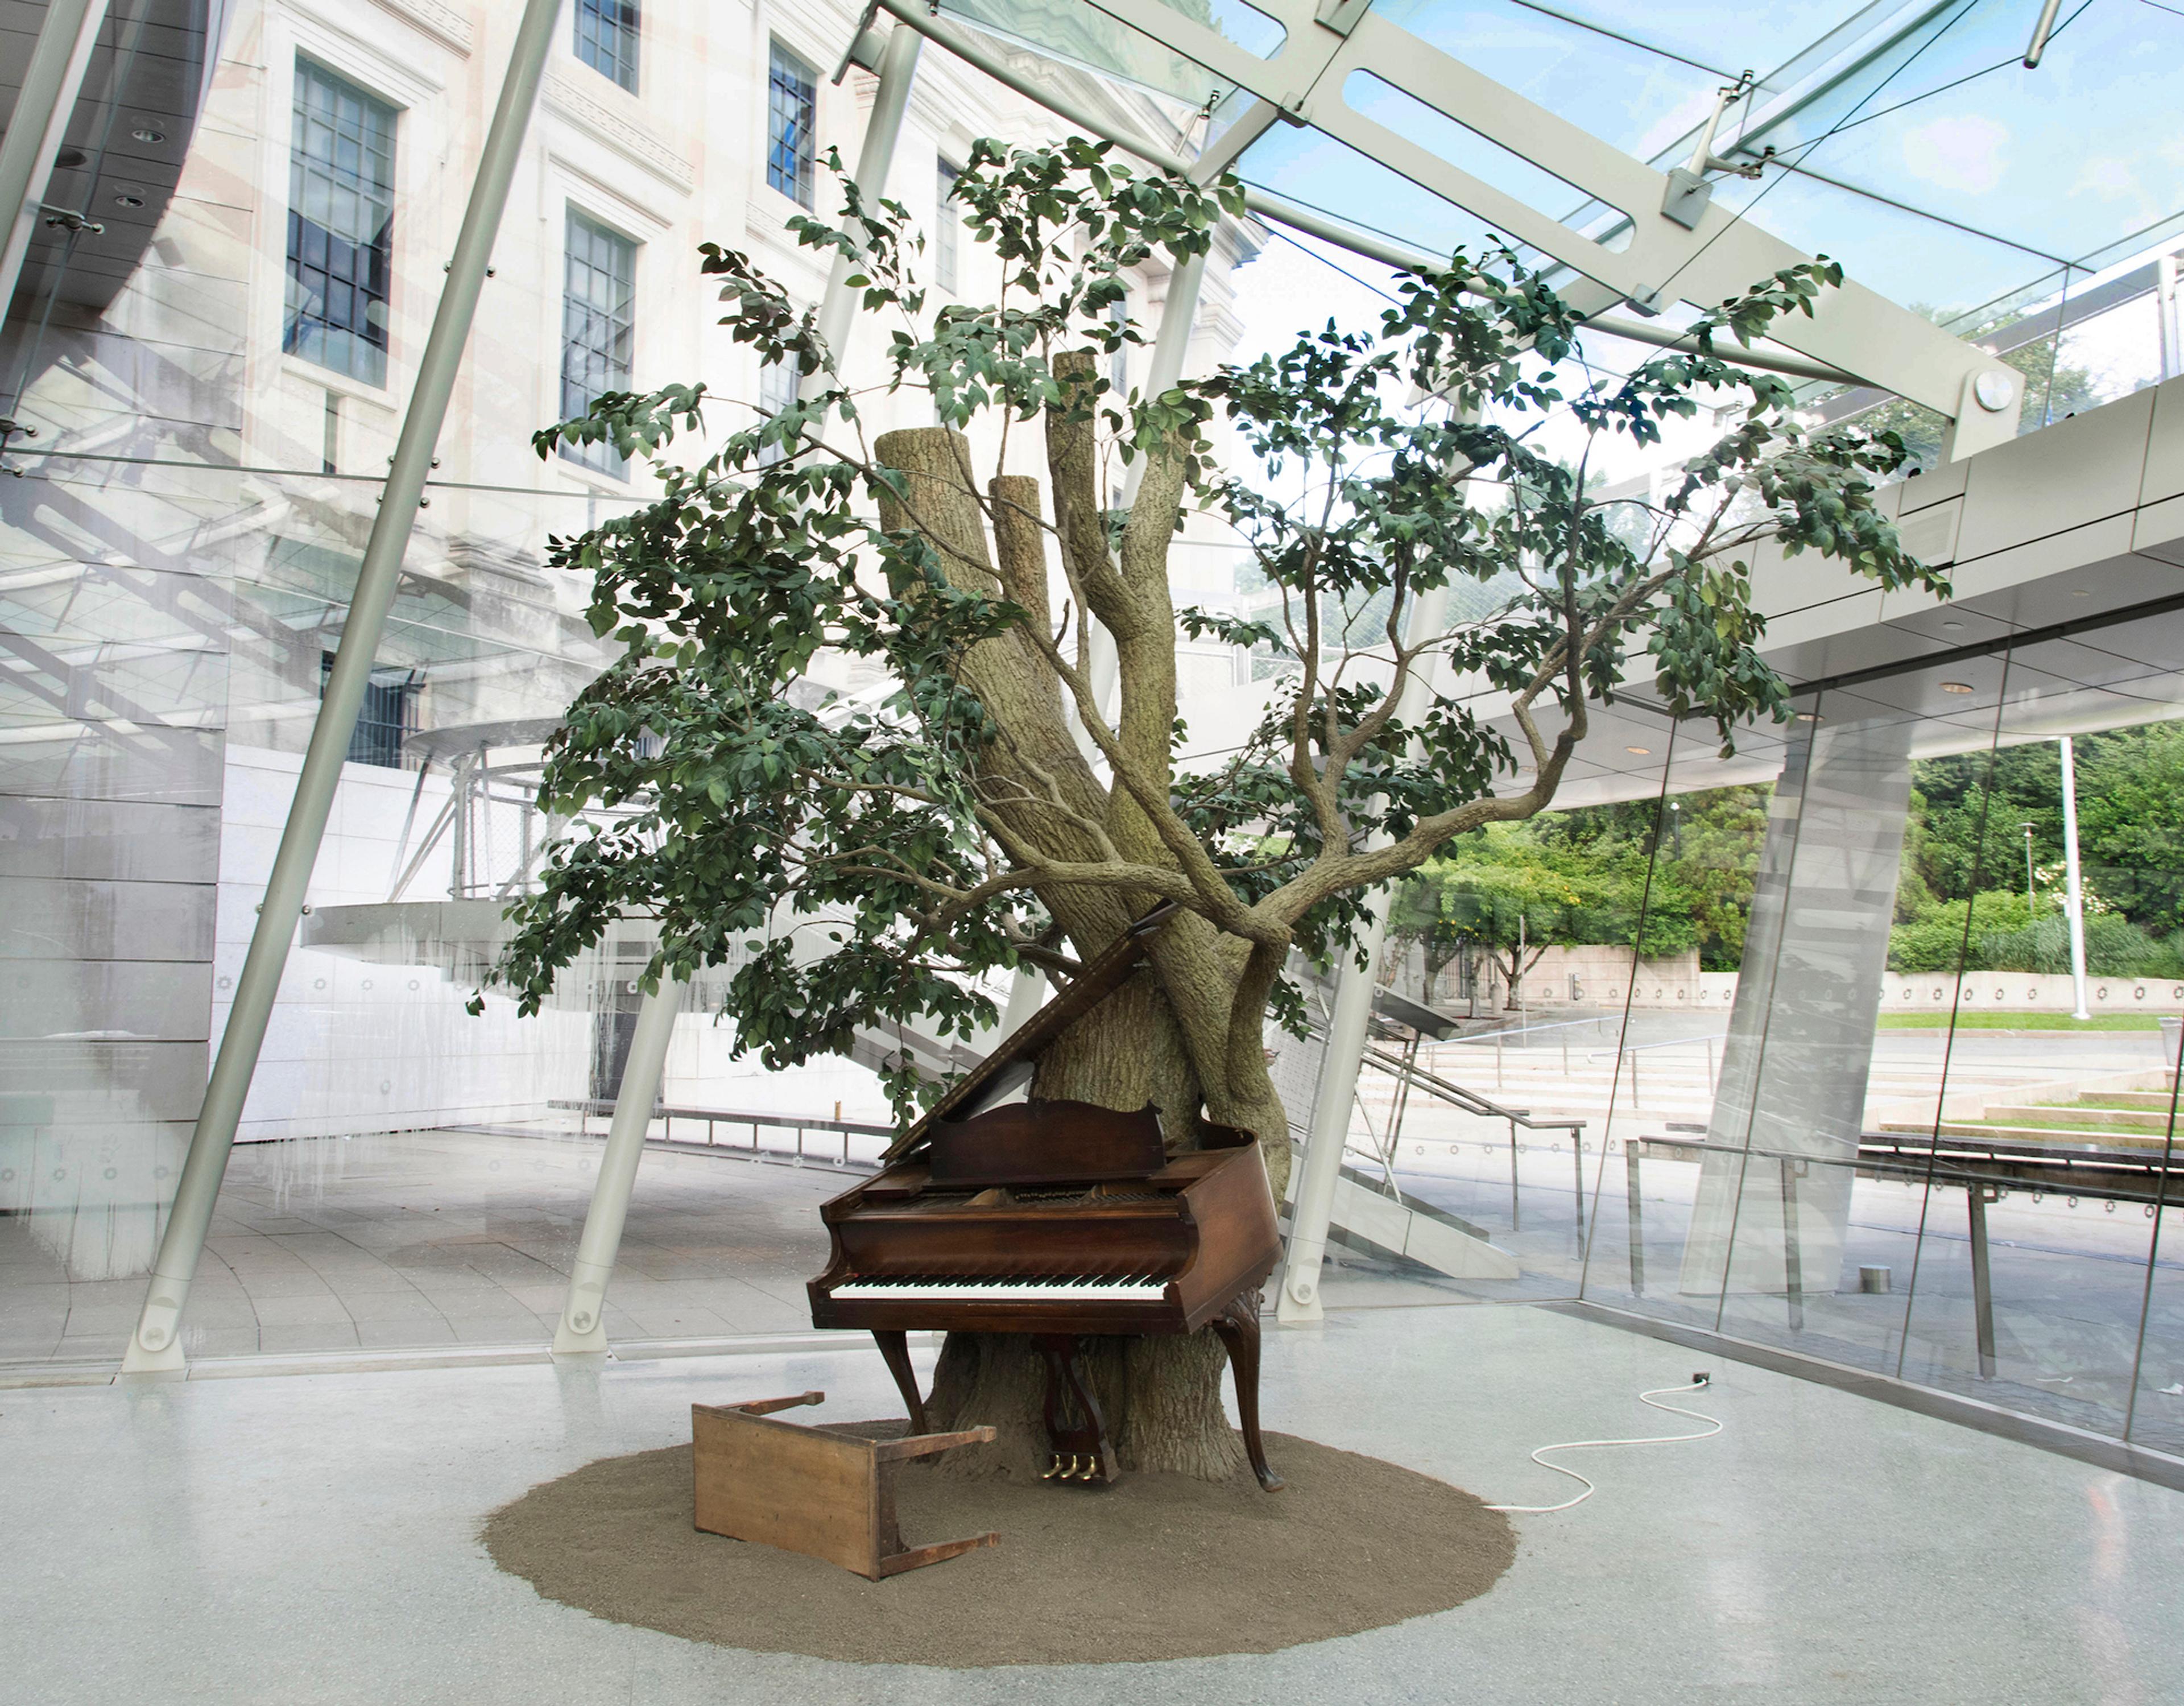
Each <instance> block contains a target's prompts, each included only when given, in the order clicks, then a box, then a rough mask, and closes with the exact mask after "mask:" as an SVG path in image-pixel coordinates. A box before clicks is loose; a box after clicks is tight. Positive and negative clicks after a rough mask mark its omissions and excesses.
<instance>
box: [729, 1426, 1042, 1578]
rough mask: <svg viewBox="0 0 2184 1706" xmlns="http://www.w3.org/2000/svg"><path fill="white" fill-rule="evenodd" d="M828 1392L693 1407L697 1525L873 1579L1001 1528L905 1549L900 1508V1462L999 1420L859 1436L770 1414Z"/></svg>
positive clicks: (983, 1437) (952, 1552) (988, 1438)
mask: <svg viewBox="0 0 2184 1706" xmlns="http://www.w3.org/2000/svg"><path fill="white" fill-rule="evenodd" d="M826 1397H827V1395H826V1394H825V1393H824V1392H803V1393H799V1394H798V1395H797V1396H796V1397H793V1398H765V1399H760V1400H759V1401H757V1402H753V1403H748V1404H722V1405H714V1404H693V1405H691V1406H690V1443H691V1447H692V1449H691V1465H692V1472H693V1475H694V1483H695V1486H694V1491H695V1493H696V1505H697V1525H698V1526H699V1528H701V1529H703V1530H705V1531H706V1532H707V1533H708V1534H721V1535H726V1536H728V1537H729V1538H730V1539H732V1540H745V1541H755V1542H758V1543H759V1544H760V1545H762V1546H774V1547H782V1548H783V1549H784V1550H785V1551H788V1552H800V1553H805V1554H806V1555H808V1556H810V1557H812V1558H822V1559H824V1560H825V1561H826V1562H827V1563H828V1564H839V1565H840V1566H841V1567H842V1568H843V1569H848V1570H854V1571H855V1572H856V1574H858V1575H861V1576H864V1577H866V1579H867V1580H869V1581H880V1580H881V1579H882V1578H883V1577H886V1576H890V1575H901V1574H902V1572H903V1571H905V1569H917V1568H919V1567H920V1566H921V1565H923V1564H939V1563H940V1562H941V1561H942V1560H943V1559H944V1558H956V1557H958V1556H960V1555H961V1554H962V1553H967V1552H971V1551H973V1550H975V1549H976V1548H978V1547H982V1546H991V1545H993V1544H994V1543H995V1542H996V1541H998V1540H999V1539H1000V1535H999V1534H982V1535H979V1536H976V1537H975V1538H973V1539H970V1540H944V1541H939V1542H935V1543H934V1544H933V1545H931V1546H913V1547H905V1546H904V1545H903V1543H902V1531H901V1530H900V1528H899V1527H898V1526H897V1525H896V1522H895V1512H894V1475H895V1466H896V1465H897V1464H898V1463H906V1462H909V1461H911V1459H913V1458H929V1457H932V1456H933V1455H934V1454H935V1453H937V1452H944V1451H951V1450H953V1449H954V1448H955V1447H957V1446H977V1445H988V1444H990V1443H991V1442H992V1441H993V1438H994V1430H992V1429H991V1428H968V1429H966V1430H963V1431H962V1432H961V1433H954V1434H912V1435H911V1436H909V1437H908V1438H906V1439H900V1440H860V1439H853V1438H850V1437H849V1436H844V1435H842V1434H833V1433H827V1432H823V1431H822V1430H819V1429H816V1428H800V1427H798V1426H796V1425H795V1424H793V1423H790V1422H777V1421H772V1420H770V1419H768V1417H769V1414H770V1413H771V1412H772V1411H775V1410H786V1409H793V1408H795V1407H797V1406H798V1405H800V1404H817V1403H823V1402H825V1401H826Z"/></svg>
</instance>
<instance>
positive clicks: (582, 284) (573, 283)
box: [561, 208, 637, 480]
mask: <svg viewBox="0 0 2184 1706" xmlns="http://www.w3.org/2000/svg"><path fill="white" fill-rule="evenodd" d="M567 254H568V261H567V265H566V268H565V273H564V276H563V282H562V286H561V418H562V419H563V420H564V421H568V420H573V419H574V418H575V417H576V416H577V415H581V414H582V413H583V412H584V411H585V410H587V409H588V408H590V407H591V406H592V403H593V399H595V398H597V397H599V395H600V394H601V393H604V392H609V391H627V390H628V389H629V377H630V348H631V345H632V342H633V340H634V338H635V336H636V329H637V319H636V298H637V245H636V244H635V243H632V242H631V241H630V240H629V239H628V238H627V237H623V236H621V234H620V233H618V232H616V231H609V230H608V229H607V228H606V227H605V226H602V225H595V224H593V222H592V221H591V220H588V219H586V218H585V217H584V216H583V215H582V214H580V213H578V212H577V210H576V209H574V208H571V209H569V240H568V248H567ZM561 454H563V455H564V456H565V457H567V458H568V459H569V460H571V461H572V462H577V463H581V464H582V466H585V467H587V468H593V469H596V470H598V471H599V472H600V473H602V474H611V475H613V476H614V477H615V478H616V479H618V480H619V479H621V478H623V477H625V476H626V475H627V473H628V471H629V465H628V463H627V462H626V461H625V460H623V459H622V457H621V455H620V454H617V453H616V449H615V448H614V446H613V445H611V444H607V443H597V444H564V445H563V446H562V447H561Z"/></svg>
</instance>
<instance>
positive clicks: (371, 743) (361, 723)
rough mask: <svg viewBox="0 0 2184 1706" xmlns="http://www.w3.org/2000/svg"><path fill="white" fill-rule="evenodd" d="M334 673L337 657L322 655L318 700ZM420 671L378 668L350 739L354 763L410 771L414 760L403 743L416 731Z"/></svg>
mask: <svg viewBox="0 0 2184 1706" xmlns="http://www.w3.org/2000/svg"><path fill="white" fill-rule="evenodd" d="M333 672H334V655H333V654H332V653H331V652H330V651H324V652H320V654H319V697H320V699H324V698H325V697H326V678H327V677H329V676H331V674H332V673H333ZM419 673H420V672H418V671H416V670H414V669H375V670H373V671H372V672H371V680H370V684H369V685H367V686H366V687H365V689H364V704H363V706H362V707H361V708H360V709H359V711H358V712H357V714H356V733H354V734H352V735H351V736H349V738H348V761H349V762H350V763H351V764H376V765H377V766H379V767H381V768H382V769H383V770H408V769H409V768H410V767H411V765H412V760H411V759H410V756H409V754H408V753H407V752H405V751H404V750H403V746H402V743H403V741H404V739H406V738H407V737H408V736H409V735H412V734H415V733H416V732H417V689H418V686H419Z"/></svg>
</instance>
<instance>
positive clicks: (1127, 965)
mask: <svg viewBox="0 0 2184 1706" xmlns="http://www.w3.org/2000/svg"><path fill="white" fill-rule="evenodd" d="M1177 904H1178V903H1177V902H1175V901H1173V900H1166V901H1163V902H1162V903H1161V905H1159V906H1156V907H1154V908H1153V910H1152V911H1151V912H1148V913H1146V914H1145V917H1142V918H1139V920H1137V921H1136V922H1135V923H1133V924H1132V925H1130V927H1129V928H1128V929H1126V930H1124V931H1123V934H1121V935H1120V936H1117V938H1116V939H1114V940H1113V941H1112V942H1111V943H1109V944H1108V945H1107V946H1106V949H1105V950H1104V951H1101V952H1100V954H1099V955H1097V956H1095V958H1094V959H1093V961H1092V963H1091V964H1090V965H1089V966H1087V967H1085V968H1084V970H1083V971H1082V972H1080V973H1078V976H1077V981H1076V982H1074V983H1073V984H1070V986H1069V987H1068V988H1067V989H1066V990H1063V991H1062V992H1061V994H1060V995H1056V997H1055V998H1054V999H1053V1000H1052V1001H1049V1002H1048V1003H1047V1004H1046V1005H1045V1006H1043V1007H1041V1008H1040V1009H1039V1011H1038V1012H1035V1013H1034V1014H1033V1015H1032V1016H1031V1017H1029V1018H1028V1019H1026V1020H1025V1021H1024V1022H1023V1023H1022V1024H1021V1025H1019V1026H1018V1027H1017V1029H1015V1030H1014V1031H1013V1032H1011V1034H1009V1036H1008V1037H1007V1038H1006V1039H1005V1040H1003V1041H1002V1043H1001V1045H1000V1047H999V1048H997V1049H995V1051H993V1052H992V1053H991V1054H989V1055H988V1056H986V1057H985V1059H983V1061H981V1062H978V1065H977V1066H975V1067H973V1068H971V1070H970V1071H969V1072H967V1073H965V1074H964V1075H963V1076H962V1077H961V1078H960V1079H957V1080H956V1083H955V1084H954V1086H953V1087H952V1088H950V1090H949V1092H948V1094H947V1095H945V1096H942V1097H941V1098H940V1100H939V1101H937V1102H935V1103H934V1104H933V1107H931V1108H930V1109H929V1110H928V1111H927V1112H926V1113H925V1115H924V1117H923V1118H921V1119H919V1120H918V1122H917V1123H916V1124H915V1125H913V1126H911V1129H909V1130H908V1131H906V1132H905V1133H903V1135H901V1136H900V1137H899V1138H897V1139H896V1140H894V1142H893V1143H892V1144H890V1145H889V1146H888V1149H887V1152H886V1153H885V1154H883V1155H882V1156H881V1157H880V1160H881V1161H882V1162H883V1163H884V1162H890V1161H900V1159H901V1158H902V1157H905V1156H906V1155H911V1154H914V1153H916V1152H917V1151H918V1150H919V1149H922V1148H923V1147H924V1146H926V1145H927V1144H928V1143H929V1142H931V1141H932V1138H933V1127H934V1126H935V1125H937V1124H939V1123H940V1122H941V1121H943V1120H947V1121H950V1122H957V1121H961V1120H966V1119H968V1118H970V1117H971V1116H972V1114H974V1113H976V1112H978V1110H979V1109H980V1108H982V1107H985V1106H986V1105H987V1104H988V1103H989V1102H991V1101H994V1100H995V1098H997V1097H999V1096H1001V1095H1003V1094H1004V1093H1005V1092H1006V1090H1008V1089H1009V1088H1010V1087H1011V1084H1010V1081H1009V1075H1010V1073H1011V1068H1018V1067H1022V1068H1025V1069H1026V1071H1027V1072H1028V1063H1029V1062H1031V1061H1033V1060H1034V1059H1035V1058H1037V1056H1039V1055H1040V1054H1041V1053H1043V1052H1044V1051H1045V1049H1046V1045H1048V1044H1049V1043H1050V1042H1052V1041H1053V1040H1055V1039H1056V1037H1058V1036H1060V1035H1061V1034H1062V1033H1063V1032H1064V1031H1066V1030H1067V1029H1069V1028H1070V1026H1072V1025H1073V1024H1075V1023H1077V1021H1078V1019H1080V1018H1082V1017H1084V1015H1085V1014H1087V1013H1089V1012H1091V1011H1092V1009H1093V1008H1095V1007H1096V1006H1099V1005H1100V1002H1102V1001H1106V999H1107V997H1108V996H1110V995H1113V994H1114V993H1115V991H1116V990H1119V989H1120V988H1122V986H1123V984H1124V983H1125V982H1126V981H1127V980H1128V978H1129V976H1130V974H1131V973H1133V972H1134V971H1135V970H1137V968H1138V962H1139V961H1140V960H1142V959H1144V958H1145V948H1146V945H1148V944H1149V943H1150V942H1151V939H1152V934H1153V932H1154V931H1156V930H1157V929H1159V928H1160V927H1161V926H1162V925H1163V924H1165V923H1167V921H1168V920H1169V919H1170V918H1171V917H1174V916H1175V912H1176V907H1177Z"/></svg>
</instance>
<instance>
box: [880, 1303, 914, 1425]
mask: <svg viewBox="0 0 2184 1706" xmlns="http://www.w3.org/2000/svg"><path fill="white" fill-rule="evenodd" d="M872 1339H873V1341H874V1342H876V1343H877V1345H878V1346H879V1347H880V1355H881V1356H882V1357H883V1358H886V1359H887V1365H888V1373H889V1374H893V1375H894V1384H895V1386H896V1389H897V1390H898V1391H900V1392H901V1393H902V1401H903V1402H904V1403H905V1405H907V1406H908V1407H909V1410H910V1430H911V1432H912V1433H913V1434H922V1433H923V1432H924V1431H925V1400H924V1399H923V1398H921V1397H918V1395H917V1370H916V1369H913V1368H911V1366H910V1339H909V1336H908V1335H906V1334H902V1333H883V1332H882V1331H881V1330H879V1329H878V1328H877V1327H875V1328H873V1329H872Z"/></svg>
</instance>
